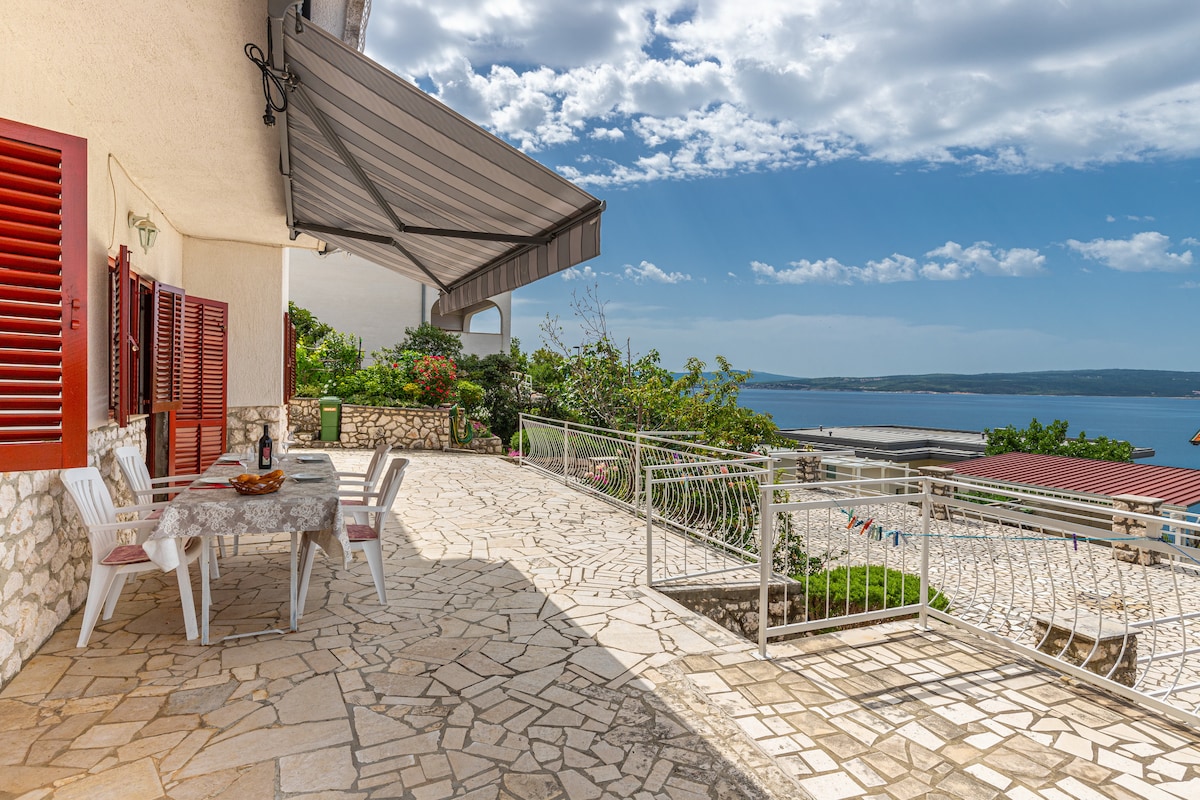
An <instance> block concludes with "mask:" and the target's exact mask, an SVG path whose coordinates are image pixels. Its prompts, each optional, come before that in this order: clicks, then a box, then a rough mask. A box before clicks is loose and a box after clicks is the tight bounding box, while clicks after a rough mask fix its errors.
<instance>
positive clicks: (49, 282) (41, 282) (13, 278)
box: [0, 267, 62, 292]
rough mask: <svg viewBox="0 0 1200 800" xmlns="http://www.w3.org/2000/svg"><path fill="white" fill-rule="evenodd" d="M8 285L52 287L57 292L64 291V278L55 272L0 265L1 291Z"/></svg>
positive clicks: (39, 287) (38, 287)
mask: <svg viewBox="0 0 1200 800" xmlns="http://www.w3.org/2000/svg"><path fill="white" fill-rule="evenodd" d="M8 286H21V287H28V288H33V289H51V290H53V291H55V292H62V278H61V276H59V275H57V274H55V273H47V272H31V271H29V270H26V269H18V268H9V267H0V292H3V291H4V287H8Z"/></svg>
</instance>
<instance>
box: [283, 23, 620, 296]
mask: <svg viewBox="0 0 1200 800" xmlns="http://www.w3.org/2000/svg"><path fill="white" fill-rule="evenodd" d="M293 13H294V12H289V13H288V16H287V18H286V19H285V20H283V24H282V26H281V27H282V31H281V33H282V38H283V53H282V61H281V60H280V58H279V57H278V56H279V54H278V53H277V54H275V58H273V59H272V60H273V63H275V64H276V65H279V64H281V63H282V64H285V65H286V70H287V72H288V73H289V89H288V93H287V94H288V106H287V111H286V113H285V114H283V115H282V116H284V117H286V135H285V137H284V138H285V140H286V144H285V152H284V153H283V154H282V156H283V160H282V166H283V172H284V175H285V189H286V190H287V191H286V195H287V197H288V199H289V204H288V205H289V207H288V224H289V225H290V226H291V227H292V229H293V230H294V231H297V232H302V233H307V234H310V235H312V236H315V237H316V238H318V239H321V240H323V241H325V242H328V243H329V244H331V245H333V246H335V247H337V248H339V249H342V250H346V251H348V252H351V253H354V254H356V255H359V256H362V257H363V258H366V259H368V260H370V261H372V262H375V263H377V264H379V265H381V266H384V267H387V268H389V269H392V270H395V271H396V272H399V273H401V274H404V275H407V276H409V277H412V278H414V279H416V280H419V281H421V282H423V283H426V284H430V285H435V286H437V287H438V288H439V289H441V291H442V298H441V303H440V310H441V312H442V313H443V314H446V313H451V312H453V311H456V310H458V309H461V308H464V307H467V306H470V305H472V304H473V303H477V302H479V301H481V300H484V299H486V298H488V297H491V296H493V295H496V294H499V293H500V292H505V291H509V290H512V289H516V288H517V287H520V286H524V285H526V284H528V283H532V282H533V281H536V280H538V279H539V278H544V277H547V276H549V275H552V274H554V273H556V272H559V271H560V270H564V269H567V268H568V267H572V266H574V265H576V264H579V263H581V262H583V261H586V260H588V259H589V258H593V257H595V256H597V255H599V253H600V215H601V212H603V210H604V204H603V203H602V202H601V201H599V200H597V199H596V198H595V197H592V196H591V195H590V194H588V193H587V192H585V191H583V190H582V189H580V188H579V187H577V186H575V185H574V184H573V183H571V182H570V181H568V180H566V179H564V178H563V177H561V176H560V175H557V174H556V173H554V172H552V171H551V170H549V169H547V168H546V167H544V166H543V165H541V164H539V163H538V162H536V161H534V160H533V159H531V158H529V157H528V156H526V155H524V154H523V153H521V152H520V151H518V150H516V149H515V148H513V147H511V146H510V145H508V144H507V143H505V142H503V141H502V140H500V139H499V138H497V137H496V136H493V135H492V134H490V133H488V132H487V131H485V130H484V129H483V128H480V127H479V126H478V125H476V124H474V123H473V122H471V121H470V120H468V119H466V118H465V117H463V116H461V115H459V114H458V113H456V112H454V111H453V110H451V109H450V108H448V107H447V106H445V105H443V104H442V103H440V102H438V101H437V100H436V99H434V98H433V97H431V96H429V95H428V94H426V93H425V92H423V91H421V90H420V89H419V88H418V87H416V86H414V85H412V84H410V83H408V82H406V81H404V80H401V79H400V78H398V77H397V76H396V75H394V74H392V73H391V72H389V71H388V70H386V69H384V68H383V67H381V66H380V65H379V64H376V63H375V62H374V61H372V60H371V59H369V58H367V57H366V56H364V55H362V54H361V53H359V52H357V51H355V50H353V49H351V48H349V47H347V46H346V45H344V44H343V43H342V42H340V41H339V40H337V39H335V38H334V37H333V36H330V35H329V34H328V33H326V32H325V31H323V30H321V29H320V28H319V27H318V26H316V25H311V24H305V25H303V27H302V28H300V30H297V27H296V25H295V23H294V18H293V16H292V14H293ZM276 30H279V28H278V27H277V28H276Z"/></svg>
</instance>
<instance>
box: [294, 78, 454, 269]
mask: <svg viewBox="0 0 1200 800" xmlns="http://www.w3.org/2000/svg"><path fill="white" fill-rule="evenodd" d="M292 97H293V98H294V99H295V100H298V101H299V102H300V105H302V106H304V110H305V111H307V112H308V115H309V116H310V117H312V121H313V123H315V124H316V126H317V130H319V131H320V132H321V135H322V136H323V137H325V141H326V142H328V143H329V146H330V147H332V148H333V149H334V150H335V151H336V152H337V154H338V156H340V157H341V159H342V163H343V164H345V165H346V167H347V168H348V169H349V170H350V171H351V172H353V173H354V177H355V179H356V180H357V181H358V185H359V186H360V187H362V189H363V190H364V191H365V192H366V193H367V194H369V195H371V199H373V200H374V201H375V204H376V205H377V206H379V210H380V211H382V212H383V213H384V214H385V215H386V216H387V218H388V219H389V220H390V221H391V223H392V225H393V226H395V228H396V232H397V233H399V232H401V231H403V230H404V223H403V222H401V221H400V218H399V217H398V216H396V212H395V210H394V209H393V208H392V206H391V204H390V203H388V201H387V200H386V199H385V198H384V196H383V193H382V192H380V191H379V187H378V186H376V185H375V182H374V181H372V180H371V179H370V178H369V177H367V173H366V172H365V171H363V168H362V166H361V165H360V164H359V163H358V159H356V158H355V157H354V155H353V154H352V153H351V152H350V150H349V149H347V147H346V143H345V142H343V141H342V139H341V137H340V136H338V135H337V132H336V131H334V130H333V126H332V125H330V124H329V119H328V118H327V117H326V116H325V114H324V113H323V112H322V111H321V109H319V108H317V106H316V104H315V103H313V102H312V100H310V99H309V98H308V94H307V93H306V92H305V91H304V87H303V86H302V85H300V84H299V83H297V84H296V86H295V89H294V91H293V93H292ZM391 246H392V247H394V248H396V249H397V250H399V251H400V252H401V253H402V254H403V255H404V257H405V258H407V259H408V260H409V261H411V262H412V263H413V264H416V266H417V268H418V269H420V270H421V272H424V273H425V275H426V276H428V277H429V280H431V281H433V282H434V284H435V285H436V286H437V287H438V288H439V289H441V290H442V291H443V292H444V291H447V289H446V284H444V283H442V282H441V281H440V280H438V278H437V276H436V275H434V274H433V272H432V271H431V270H430V269H429V267H427V266H425V264H424V262H422V261H421V259H419V258H417V257H416V256H415V255H414V254H413V253H412V252H410V251H409V249H408V248H407V247H405V246H404V245H402V244H400V242H398V241H396V240H395V239H392V240H391Z"/></svg>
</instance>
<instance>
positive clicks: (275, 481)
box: [229, 470, 287, 494]
mask: <svg viewBox="0 0 1200 800" xmlns="http://www.w3.org/2000/svg"><path fill="white" fill-rule="evenodd" d="M286 477H287V476H286V475H284V474H283V470H275V471H274V472H268V473H267V474H266V475H254V476H251V478H253V480H250V479H246V477H245V476H244V475H239V476H237V477H236V478H230V479H229V485H230V486H232V487H233V490H234V491H235V492H237V493H238V494H270V493H271V492H277V491H279V487H280V486H283V481H284V478H286Z"/></svg>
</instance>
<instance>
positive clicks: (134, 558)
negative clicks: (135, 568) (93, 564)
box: [100, 544, 150, 567]
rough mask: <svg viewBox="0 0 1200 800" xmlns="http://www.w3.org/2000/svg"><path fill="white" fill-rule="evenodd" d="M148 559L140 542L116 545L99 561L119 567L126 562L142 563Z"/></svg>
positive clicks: (105, 564)
mask: <svg viewBox="0 0 1200 800" xmlns="http://www.w3.org/2000/svg"><path fill="white" fill-rule="evenodd" d="M149 560H150V556H148V555H146V551H145V550H143V549H142V546H141V545H140V544H122V545H117V546H116V547H114V548H113V549H112V550H110V551H109V552H108V555H106V556H105V557H104V558H102V559H100V563H101V564H103V565H104V566H106V567H120V566H123V565H126V564H143V563H145V562H147V561H149Z"/></svg>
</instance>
